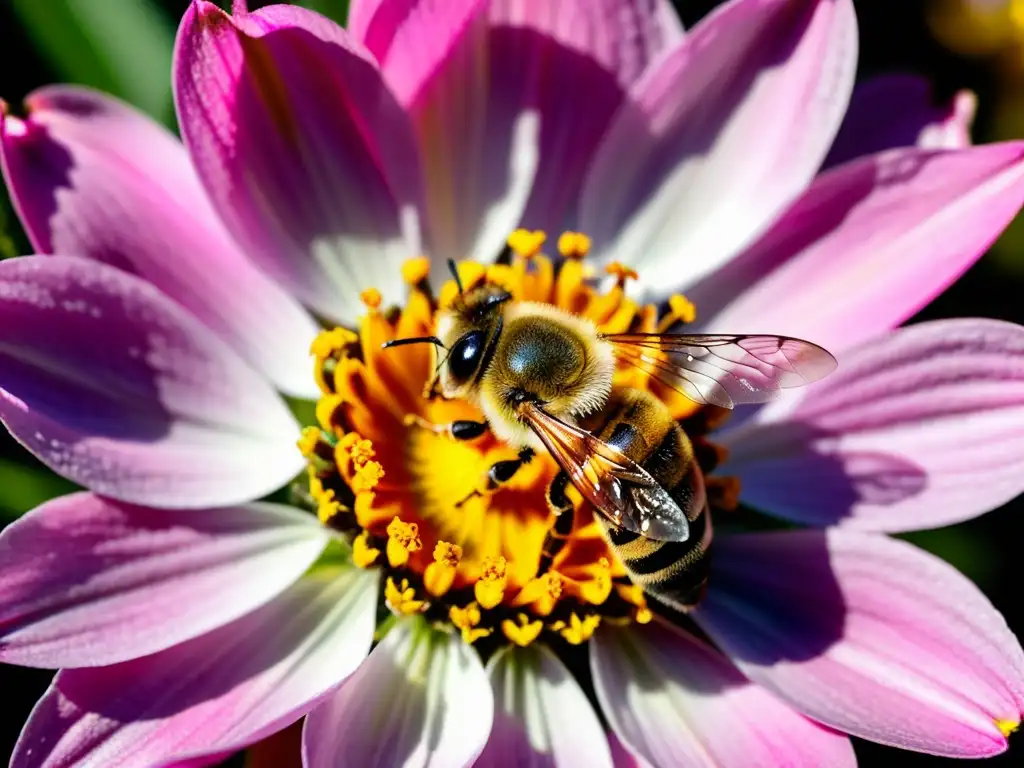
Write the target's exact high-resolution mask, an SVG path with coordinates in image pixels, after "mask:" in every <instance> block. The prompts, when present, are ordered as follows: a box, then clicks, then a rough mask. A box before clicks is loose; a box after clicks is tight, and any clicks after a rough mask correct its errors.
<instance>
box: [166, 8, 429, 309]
mask: <svg viewBox="0 0 1024 768" xmlns="http://www.w3.org/2000/svg"><path fill="white" fill-rule="evenodd" d="M174 83H175V100H176V104H177V108H178V117H179V121H180V123H181V129H182V135H183V136H184V139H185V144H186V146H187V147H188V149H189V152H190V154H191V156H192V160H193V162H194V163H195V166H196V168H197V170H198V172H199V176H200V178H201V179H202V181H203V183H204V184H205V186H206V189H207V191H208V193H209V194H210V197H211V199H212V200H213V203H214V205H215V207H216V208H217V210H218V211H219V213H220V214H221V217H222V218H223V220H224V222H225V223H226V224H227V226H228V229H229V230H230V231H231V232H232V234H233V235H234V236H235V237H236V238H237V240H238V241H239V242H240V243H241V244H242V246H243V247H244V248H245V250H246V252H247V253H249V254H251V256H252V258H253V259H254V260H256V262H257V263H258V264H260V266H262V267H263V268H264V269H265V270H266V271H267V272H268V273H269V274H270V275H271V276H272V277H274V278H275V279H277V280H279V281H281V283H282V284H283V285H284V286H285V287H286V288H288V289H289V290H291V291H292V292H293V293H295V294H296V295H297V296H299V297H300V298H301V299H303V300H304V301H305V302H307V303H308V304H309V305H311V306H312V307H314V308H315V309H317V310H318V311H319V312H321V313H323V314H325V315H327V316H329V317H331V318H333V319H336V320H346V321H351V320H353V319H354V318H355V316H356V315H357V314H358V313H359V311H360V308H361V304H360V302H359V293H360V291H361V290H363V289H365V288H369V287H374V288H377V289H379V290H381V291H382V292H383V293H384V295H385V297H386V298H388V299H390V300H398V299H400V298H401V297H402V295H403V291H404V286H403V285H402V282H401V277H400V266H401V263H402V261H403V259H405V258H408V257H410V256H416V255H419V234H418V218H419V213H418V211H419V208H420V205H421V194H422V184H421V181H420V175H419V160H418V158H417V155H416V148H415V144H414V141H413V136H412V131H411V128H410V124H409V121H408V118H407V117H406V114H405V112H404V110H403V109H402V108H401V107H400V106H399V104H398V102H397V101H396V100H395V98H394V96H393V95H392V94H391V92H390V90H389V89H388V87H387V85H385V83H384V81H383V80H382V78H381V73H380V71H379V70H378V68H377V65H376V62H375V61H374V60H373V57H372V56H371V55H370V54H369V53H368V52H367V51H366V50H365V49H364V48H363V47H362V46H361V45H359V44H358V43H356V42H354V41H353V40H352V39H351V37H350V36H349V35H348V34H347V33H346V32H345V31H344V30H343V29H341V28H340V27H338V26H337V25H335V24H334V23H333V22H330V21H328V20H327V19H325V18H324V17H322V16H319V15H318V14H315V13H313V12H311V11H307V10H304V9H302V8H299V7H296V6H287V5H276V6H270V7H268V8H265V9H262V10H259V11H256V12H254V13H251V14H249V13H245V14H240V15H238V16H236V17H229V16H227V15H226V14H225V13H224V12H223V11H221V10H220V9H218V8H217V6H216V5H214V4H213V3H211V2H207V0H196V2H194V3H192V4H190V6H189V8H188V10H187V11H186V12H185V17H184V19H183V20H182V23H181V28H180V30H179V33H178V40H177V48H176V54H175V72H174Z"/></svg>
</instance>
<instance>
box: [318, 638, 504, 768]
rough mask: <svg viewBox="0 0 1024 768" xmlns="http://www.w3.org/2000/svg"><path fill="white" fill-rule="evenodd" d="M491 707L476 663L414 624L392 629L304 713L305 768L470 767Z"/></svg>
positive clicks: (458, 645)
mask: <svg viewBox="0 0 1024 768" xmlns="http://www.w3.org/2000/svg"><path fill="white" fill-rule="evenodd" d="M493 708H494V700H493V698H492V694H491V689H490V686H489V685H488V684H487V675H486V673H485V672H484V668H483V665H481V664H480V657H479V656H477V653H476V651H475V650H473V648H472V646H470V645H467V644H466V643H464V642H462V639H461V638H460V637H459V636H458V635H456V634H451V633H443V632H437V631H434V630H432V629H429V628H428V627H426V626H425V625H422V624H420V623H419V622H417V621H411V620H410V621H403V622H400V623H399V624H398V625H397V626H396V627H394V628H393V629H392V630H391V631H390V632H388V634H387V635H386V636H385V638H384V639H383V640H382V641H381V642H380V644H379V645H378V646H377V647H376V648H374V649H373V653H371V654H370V658H369V659H367V660H366V663H364V664H363V666H361V667H360V668H359V670H358V671H357V672H356V674H354V675H353V676H352V679H351V680H349V681H348V682H347V683H346V684H345V685H343V686H342V687H341V689H340V690H339V691H338V692H337V693H335V694H334V695H333V696H332V697H331V698H330V699H329V700H328V701H326V702H324V703H323V704H322V705H320V706H319V707H317V708H316V709H315V710H313V711H312V712H310V713H309V716H308V717H307V718H306V727H305V730H304V732H303V736H302V744H303V747H302V749H303V757H304V760H305V765H306V766H307V768H333V767H334V766H336V765H338V764H339V763H343V764H345V765H358V766H359V767H360V768H375V766H381V767H382V768H383V767H384V766H387V767H388V768H390V766H393V765H403V766H406V768H416V766H437V767H438V768H449V766H450V767H451V768H457V767H458V766H468V765H472V763H473V760H474V759H475V758H476V757H477V755H479V754H480V752H481V750H482V749H483V748H484V743H485V742H486V741H487V734H488V732H489V731H490V729H491V718H492V715H493Z"/></svg>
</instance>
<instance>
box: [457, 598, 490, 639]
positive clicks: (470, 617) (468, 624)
mask: <svg viewBox="0 0 1024 768" xmlns="http://www.w3.org/2000/svg"><path fill="white" fill-rule="evenodd" d="M448 618H449V619H451V622H452V624H454V625H455V626H456V628H458V629H460V630H462V639H463V640H464V641H466V642H467V643H475V642H476V641H477V640H479V639H480V638H481V637H487V636H488V635H489V634H491V632H492V630H490V629H478V628H477V625H478V624H479V623H480V607H479V606H478V605H477V604H476V603H470V604H469V605H467V606H466V607H465V608H459V606H457V605H453V606H452V607H451V608H450V609H449V610H448Z"/></svg>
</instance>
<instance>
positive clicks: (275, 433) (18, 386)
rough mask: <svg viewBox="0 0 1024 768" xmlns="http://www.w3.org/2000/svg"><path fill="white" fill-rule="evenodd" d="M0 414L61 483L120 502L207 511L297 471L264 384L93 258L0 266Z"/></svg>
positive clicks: (185, 317)
mask: <svg viewBox="0 0 1024 768" xmlns="http://www.w3.org/2000/svg"><path fill="white" fill-rule="evenodd" d="M0 326H2V327H3V329H4V330H3V334H4V341H3V345H2V348H0V419H2V420H3V422H4V424H5V425H6V426H7V428H8V429H9V430H10V431H11V433H12V434H13V435H14V436H15V437H16V438H17V439H18V440H19V441H20V442H21V443H22V444H23V445H24V446H25V447H26V448H27V449H28V450H30V451H32V452H33V453H34V454H35V455H36V456H38V457H39V459H40V460H42V461H43V462H44V463H45V464H47V465H48V466H49V467H50V468H51V469H53V470H54V471H55V472H57V473H58V474H61V475H64V476H65V477H67V478H69V479H71V480H73V481H75V482H77V483H79V484H81V485H83V486H85V487H86V488H87V489H89V490H92V491H95V492H96V493H100V494H103V495H105V496H111V497H114V498H116V499H120V500H121V501H127V502H132V503H136V504H146V505H149V506H154V507H164V508H166V507H191V508H195V507H208V506H220V505H230V504H237V503H240V502H245V501H249V500H251V499H254V498H258V497H260V496H263V495H265V494H267V493H269V492H271V491H273V490H275V489H276V488H279V487H281V486H282V485H284V484H285V483H287V482H288V481H289V480H291V479H292V478H293V477H294V476H295V475H296V474H297V473H298V472H299V471H300V470H301V469H302V466H303V460H302V457H301V456H300V455H299V452H298V450H297V449H296V447H295V440H296V439H297V437H298V435H299V427H298V424H297V423H296V421H295V418H294V417H293V416H292V414H291V412H290V411H289V410H288V408H287V406H286V405H285V404H284V402H283V401H282V400H281V399H280V398H279V397H278V395H277V393H276V392H275V391H274V390H273V388H272V387H271V386H270V385H269V383H268V382H267V381H266V380H265V379H264V378H263V377H261V376H260V375H259V374H258V373H257V372H256V371H254V370H253V369H252V368H250V367H249V366H248V365H247V364H246V363H245V362H244V361H243V360H242V359H241V358H240V357H239V356H238V355H237V354H236V353H235V352H233V351H232V350H231V349H230V348H229V347H228V346H227V345H226V344H224V342H223V341H221V340H220V339H218V338H217V337H216V336H214V334H213V333H212V332H211V331H210V330H209V329H207V328H206V327H205V326H203V325H202V324H200V323H199V321H198V320H196V319H195V318H194V317H193V316H192V315H191V314H189V313H188V312H187V311H185V310H184V309H182V308H181V307H180V306H179V305H178V304H176V303H174V302H173V301H171V300H170V299H168V298H167V297H166V296H164V295H163V294H162V293H161V292H160V291H158V290H157V289H156V288H155V287H153V285H152V284H151V283H148V282H146V281H144V280H142V279H141V278H138V277H135V276H133V275H129V274H127V273H126V272H122V271H121V270H119V269H115V268H114V267H111V266H108V265H106V264H102V263H100V262H97V261H88V260H85V259H79V258H70V257H66V256H30V257H24V258H18V259H8V260H7V261H3V262H0Z"/></svg>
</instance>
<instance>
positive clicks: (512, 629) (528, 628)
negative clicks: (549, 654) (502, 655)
mask: <svg viewBox="0 0 1024 768" xmlns="http://www.w3.org/2000/svg"><path fill="white" fill-rule="evenodd" d="M517 622H518V623H517ZM542 629H544V624H543V623H542V622H541V621H540V620H539V619H535V620H533V621H531V620H530V618H529V617H528V616H527V615H526V614H525V613H520V614H519V615H517V616H516V621H515V622H514V621H512V620H511V619H505V620H504V621H503V622H501V631H502V632H504V633H505V637H507V638H508V639H509V640H511V641H512V642H513V643H515V644H516V645H519V646H527V645H529V644H530V643H532V642H533V641H534V640H536V639H537V637H538V636H539V635H540V633H541V630H542Z"/></svg>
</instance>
